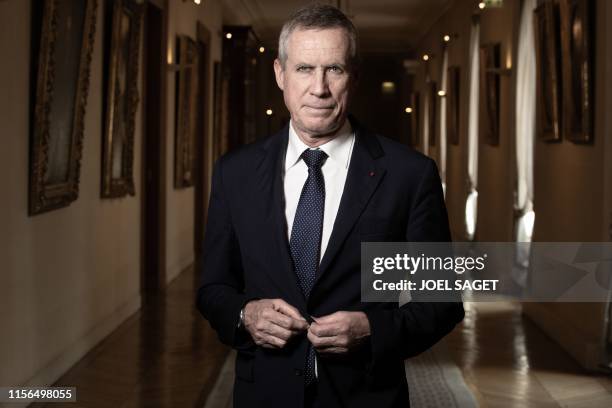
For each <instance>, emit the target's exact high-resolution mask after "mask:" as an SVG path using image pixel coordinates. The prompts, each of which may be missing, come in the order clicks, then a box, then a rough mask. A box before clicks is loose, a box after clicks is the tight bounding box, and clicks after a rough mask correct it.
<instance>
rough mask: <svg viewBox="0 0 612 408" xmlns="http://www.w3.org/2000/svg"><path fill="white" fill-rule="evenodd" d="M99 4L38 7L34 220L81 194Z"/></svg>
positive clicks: (55, 1)
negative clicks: (87, 110) (80, 186)
mask: <svg viewBox="0 0 612 408" xmlns="http://www.w3.org/2000/svg"><path fill="white" fill-rule="evenodd" d="M97 6H98V2H97V0H83V1H82V2H69V1H67V0H45V1H44V2H41V3H38V4H33V7H41V9H35V10H34V13H33V15H34V16H40V22H38V21H37V22H35V23H34V26H35V27H36V28H35V30H37V29H38V28H37V27H41V28H40V36H39V35H38V33H37V32H36V31H34V34H33V35H32V38H33V41H34V42H33V47H32V49H33V53H32V59H33V63H32V64H33V66H34V67H35V70H36V71H35V72H33V75H32V80H33V81H35V82H36V86H35V91H33V99H34V103H33V106H32V128H31V134H30V174H29V196H28V213H29V215H30V216H32V215H36V214H41V213H44V212H47V211H51V210H54V209H58V208H62V207H66V206H68V205H70V203H72V202H73V201H75V200H76V199H77V198H78V196H79V178H80V169H81V159H82V152H83V132H84V120H85V112H86V107H87V95H88V93H89V79H90V66H91V59H92V53H93V47H94V40H95V33H96V12H97ZM38 13H40V14H38ZM75 22H76V23H75ZM34 92H35V93H34Z"/></svg>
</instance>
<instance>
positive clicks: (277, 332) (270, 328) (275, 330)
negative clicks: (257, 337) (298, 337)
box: [263, 322, 293, 341]
mask: <svg viewBox="0 0 612 408" xmlns="http://www.w3.org/2000/svg"><path fill="white" fill-rule="evenodd" d="M263 332H265V333H267V334H269V335H271V336H274V337H278V338H279V339H282V340H285V341H287V340H289V339H290V338H291V336H293V332H292V331H291V330H287V329H285V328H284V327H281V326H279V325H277V324H275V323H274V322H268V324H267V325H265V327H264V328H263Z"/></svg>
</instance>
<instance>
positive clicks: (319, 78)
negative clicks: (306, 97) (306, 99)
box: [310, 69, 329, 98]
mask: <svg viewBox="0 0 612 408" xmlns="http://www.w3.org/2000/svg"><path fill="white" fill-rule="evenodd" d="M310 93H311V94H313V95H315V96H318V97H319V98H323V97H326V96H328V95H329V85H328V83H327V76H326V75H325V70H322V69H321V70H317V71H316V72H315V74H314V76H313V79H312V84H311V85H310Z"/></svg>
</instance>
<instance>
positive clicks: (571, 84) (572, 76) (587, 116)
mask: <svg viewBox="0 0 612 408" xmlns="http://www.w3.org/2000/svg"><path fill="white" fill-rule="evenodd" d="M559 7H560V20H561V24H560V25H561V55H562V57H563V58H562V63H561V71H562V81H563V92H562V94H563V133H564V135H565V137H566V138H567V139H568V140H570V141H572V142H574V143H590V142H592V141H593V133H594V129H593V123H594V122H593V115H594V108H593V106H594V105H593V102H594V99H593V95H594V93H595V87H594V85H593V82H594V79H595V76H594V72H593V68H594V61H593V57H594V54H595V50H594V48H593V46H594V44H595V41H594V39H595V30H594V23H595V18H594V15H595V14H594V4H593V1H591V0H560V2H559Z"/></svg>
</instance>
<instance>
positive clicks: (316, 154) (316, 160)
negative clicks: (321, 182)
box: [302, 149, 327, 169]
mask: <svg viewBox="0 0 612 408" xmlns="http://www.w3.org/2000/svg"><path fill="white" fill-rule="evenodd" d="M302 159H304V163H306V165H307V166H308V168H309V169H312V168H313V167H314V168H321V166H322V165H323V162H325V159H327V154H325V152H324V151H323V150H312V149H307V150H304V153H302Z"/></svg>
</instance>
